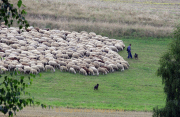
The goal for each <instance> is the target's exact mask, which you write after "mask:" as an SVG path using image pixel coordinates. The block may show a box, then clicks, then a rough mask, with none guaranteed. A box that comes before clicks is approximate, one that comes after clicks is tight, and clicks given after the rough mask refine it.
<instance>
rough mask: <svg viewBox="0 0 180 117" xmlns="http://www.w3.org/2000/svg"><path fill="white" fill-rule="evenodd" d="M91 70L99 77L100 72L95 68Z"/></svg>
mask: <svg viewBox="0 0 180 117" xmlns="http://www.w3.org/2000/svg"><path fill="white" fill-rule="evenodd" d="M90 69H92V70H93V72H94V73H96V74H97V75H99V72H98V70H97V69H96V68H95V67H90Z"/></svg>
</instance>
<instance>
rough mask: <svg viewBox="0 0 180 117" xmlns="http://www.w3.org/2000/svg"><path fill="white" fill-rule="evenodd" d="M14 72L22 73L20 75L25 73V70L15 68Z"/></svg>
mask: <svg viewBox="0 0 180 117" xmlns="http://www.w3.org/2000/svg"><path fill="white" fill-rule="evenodd" d="M14 71H16V72H20V73H23V72H24V70H23V69H22V68H15V69H14Z"/></svg>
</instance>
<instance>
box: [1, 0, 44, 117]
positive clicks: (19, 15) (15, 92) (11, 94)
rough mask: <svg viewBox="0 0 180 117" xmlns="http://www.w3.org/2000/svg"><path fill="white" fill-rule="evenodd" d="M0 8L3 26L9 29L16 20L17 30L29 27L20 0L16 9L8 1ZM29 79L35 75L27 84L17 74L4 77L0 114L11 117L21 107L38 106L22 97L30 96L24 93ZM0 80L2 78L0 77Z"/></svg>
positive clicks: (28, 83)
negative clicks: (24, 95)
mask: <svg viewBox="0 0 180 117" xmlns="http://www.w3.org/2000/svg"><path fill="white" fill-rule="evenodd" d="M0 6H1V9H0V21H5V25H7V26H8V27H10V26H11V25H12V24H13V21H14V20H17V23H18V24H19V29H21V28H22V27H23V26H25V28H27V27H28V26H29V24H28V22H27V20H26V19H25V17H24V16H23V15H25V14H26V11H25V10H24V9H23V8H24V7H26V6H25V5H23V4H22V0H19V1H18V3H17V7H18V8H14V6H13V4H10V3H9V1H8V0H1V1H0ZM22 6H23V8H22ZM21 9H22V10H21ZM0 71H1V69H0ZM31 77H35V75H33V74H31V75H30V76H29V77H28V79H29V82H27V81H26V82H25V77H24V76H18V75H17V72H13V73H11V76H4V80H3V82H2V83H0V112H2V113H4V114H6V113H8V114H9V116H13V112H14V114H16V112H17V111H19V110H22V109H23V107H26V106H27V105H31V104H38V105H39V104H40V102H34V100H33V98H29V97H28V98H23V97H22V95H23V94H28V95H29V96H30V94H29V93H28V92H26V91H25V88H27V87H28V86H29V85H31V84H32V79H31ZM0 78H2V76H1V75H0ZM41 106H42V108H44V107H46V105H44V104H41Z"/></svg>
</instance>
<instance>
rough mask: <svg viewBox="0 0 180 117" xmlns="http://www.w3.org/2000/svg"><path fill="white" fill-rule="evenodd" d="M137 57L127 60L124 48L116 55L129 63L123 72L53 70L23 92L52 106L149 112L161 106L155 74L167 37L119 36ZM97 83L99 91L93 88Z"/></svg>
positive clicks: (161, 97)
mask: <svg viewBox="0 0 180 117" xmlns="http://www.w3.org/2000/svg"><path fill="white" fill-rule="evenodd" d="M121 40H123V42H124V43H125V45H126V47H127V46H128V45H129V44H130V43H131V44H132V54H133V55H134V53H138V54H139V60H135V59H127V52H126V49H125V50H123V51H121V52H119V54H120V55H121V56H122V57H123V58H124V59H125V60H127V61H128V62H129V64H130V67H129V69H128V70H125V71H124V72H120V71H119V72H114V73H109V74H108V75H100V76H83V75H80V74H71V73H67V72H60V71H59V70H56V72H55V73H51V72H43V73H42V76H41V77H39V76H36V78H34V79H33V84H32V86H30V87H29V88H27V91H29V92H30V93H31V96H33V97H34V98H35V100H36V101H40V102H42V103H44V104H47V105H52V106H56V107H70V108H95V109H118V110H128V111H152V109H153V107H155V106H160V107H163V106H164V105H165V95H164V92H163V85H162V80H161V78H160V77H157V76H156V70H157V68H158V67H159V64H158V61H159V58H160V56H161V55H162V54H163V52H165V51H166V50H167V48H168V44H169V43H170V42H171V40H170V39H132V38H131V39H121ZM97 83H99V84H100V86H99V90H97V91H94V90H93V87H94V86H95V85H96V84H97Z"/></svg>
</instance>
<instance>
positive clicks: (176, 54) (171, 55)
mask: <svg viewBox="0 0 180 117" xmlns="http://www.w3.org/2000/svg"><path fill="white" fill-rule="evenodd" d="M157 75H158V76H160V77H162V83H163V84H164V92H165V94H166V96H167V97H166V106H165V107H164V108H163V109H158V108H154V115H153V116H154V117H159V116H160V117H179V116H180V26H177V29H176V30H174V40H173V42H172V43H171V45H170V48H169V50H168V51H167V52H166V53H165V54H164V55H163V56H162V57H161V59H160V67H159V68H158V71H157Z"/></svg>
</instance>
